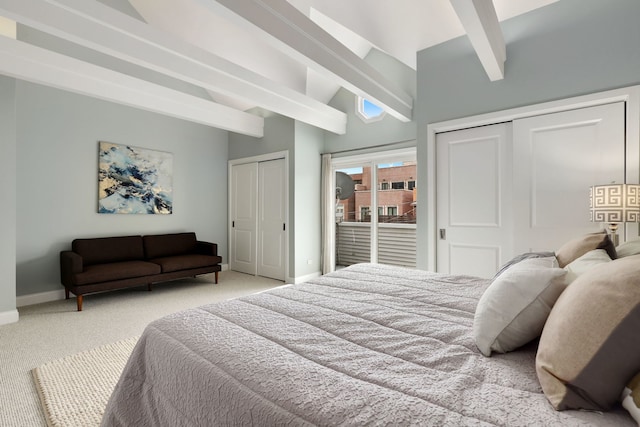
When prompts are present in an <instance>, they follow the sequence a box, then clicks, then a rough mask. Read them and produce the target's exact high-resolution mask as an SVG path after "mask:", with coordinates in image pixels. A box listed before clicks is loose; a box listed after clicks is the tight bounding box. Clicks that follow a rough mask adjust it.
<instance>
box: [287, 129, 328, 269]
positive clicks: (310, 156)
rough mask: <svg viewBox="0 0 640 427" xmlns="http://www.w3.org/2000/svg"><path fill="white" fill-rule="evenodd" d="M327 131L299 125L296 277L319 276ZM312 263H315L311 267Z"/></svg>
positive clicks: (296, 154)
mask: <svg viewBox="0 0 640 427" xmlns="http://www.w3.org/2000/svg"><path fill="white" fill-rule="evenodd" d="M323 142H324V141H323V132H322V131H321V130H319V129H317V128H315V127H313V126H310V125H307V124H304V123H300V122H296V149H295V153H294V157H295V171H294V180H293V182H294V187H295V188H294V192H295V196H294V204H295V229H294V230H295V231H296V232H295V257H294V258H292V259H294V264H295V277H304V276H307V275H311V274H315V273H319V272H320V271H321V267H320V248H321V246H322V237H321V231H320V230H321V224H322V223H321V207H320V201H321V194H322V192H321V187H322V185H321V166H322V162H321V157H320V154H321V152H322V147H323ZM309 261H310V262H311V263H310V264H309Z"/></svg>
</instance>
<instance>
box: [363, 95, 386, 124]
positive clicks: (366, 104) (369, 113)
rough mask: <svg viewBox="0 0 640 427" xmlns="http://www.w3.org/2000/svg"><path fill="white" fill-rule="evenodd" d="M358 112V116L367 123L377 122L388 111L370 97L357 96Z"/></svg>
mask: <svg viewBox="0 0 640 427" xmlns="http://www.w3.org/2000/svg"><path fill="white" fill-rule="evenodd" d="M356 113H357V116H358V117H360V119H361V120H362V121H363V122H365V123H372V122H377V121H378V120H382V118H383V117H384V116H385V114H386V112H385V111H384V110H383V109H382V108H381V107H378V106H377V105H376V104H374V103H373V102H371V101H369V100H368V99H364V98H362V97H360V96H356Z"/></svg>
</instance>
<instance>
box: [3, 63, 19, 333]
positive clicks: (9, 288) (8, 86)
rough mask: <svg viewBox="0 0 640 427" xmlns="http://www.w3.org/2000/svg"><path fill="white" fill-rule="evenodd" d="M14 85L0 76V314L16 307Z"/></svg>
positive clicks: (10, 80) (11, 81) (14, 82)
mask: <svg viewBox="0 0 640 427" xmlns="http://www.w3.org/2000/svg"><path fill="white" fill-rule="evenodd" d="M15 85H16V81H15V80H14V79H12V78H8V77H3V76H0V182H1V183H2V185H0V200H2V202H3V207H2V210H1V212H2V213H0V236H2V238H1V239H0V317H3V316H2V314H3V313H6V312H14V313H15V309H16V227H15V224H16V126H15V117H16V113H15ZM0 324H2V322H1V321H0Z"/></svg>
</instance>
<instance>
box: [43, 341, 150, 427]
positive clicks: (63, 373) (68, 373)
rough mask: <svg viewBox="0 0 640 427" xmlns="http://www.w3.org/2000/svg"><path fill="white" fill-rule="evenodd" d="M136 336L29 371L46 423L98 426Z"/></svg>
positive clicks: (57, 425) (58, 426)
mask: <svg viewBox="0 0 640 427" xmlns="http://www.w3.org/2000/svg"><path fill="white" fill-rule="evenodd" d="M137 341H138V337H134V338H129V339H126V340H123V341H118V342H116V343H113V344H108V345H105V346H102V347H98V348H95V349H92V350H87V351H83V352H81V353H78V354H74V355H71V356H67V357H65V358H63V359H59V360H54V361H52V362H49V363H45V364H44V365H42V366H40V367H37V368H35V369H33V370H32V373H33V379H34V381H35V384H36V389H37V390H38V395H39V396H40V402H41V403H42V409H43V411H44V414H45V417H46V419H47V424H48V425H49V426H52V427H53V426H55V427H74V426H78V427H88V426H99V425H100V421H101V420H102V415H103V414H104V409H105V407H106V405H107V401H108V400H109V396H110V395H111V392H112V391H113V388H114V387H115V385H116V383H117V382H118V378H120V374H121V373H122V370H123V368H124V366H125V364H126V363H127V359H128V358H129V355H130V354H131V351H132V350H133V347H134V345H135V344H136V342H137Z"/></svg>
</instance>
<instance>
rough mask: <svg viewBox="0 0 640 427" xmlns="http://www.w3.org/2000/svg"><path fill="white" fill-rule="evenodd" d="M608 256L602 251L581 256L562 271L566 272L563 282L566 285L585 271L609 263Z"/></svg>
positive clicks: (598, 250)
mask: <svg viewBox="0 0 640 427" xmlns="http://www.w3.org/2000/svg"><path fill="white" fill-rule="evenodd" d="M610 261H611V258H609V254H607V251H605V250H604V249H595V250H593V251H589V252H587V253H586V254H584V255H582V256H581V257H580V258H578V259H576V260H574V261H572V262H570V263H569V264H568V265H567V266H566V267H565V268H564V269H565V270H566V271H567V275H566V276H565V278H564V281H565V282H566V284H567V285H568V284H569V283H571V282H573V281H574V280H576V279H577V278H578V276H580V275H581V274H582V273H584V272H585V271H587V270H589V269H590V268H592V267H595V266H596V265H599V264H603V263H605V262H610Z"/></svg>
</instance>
